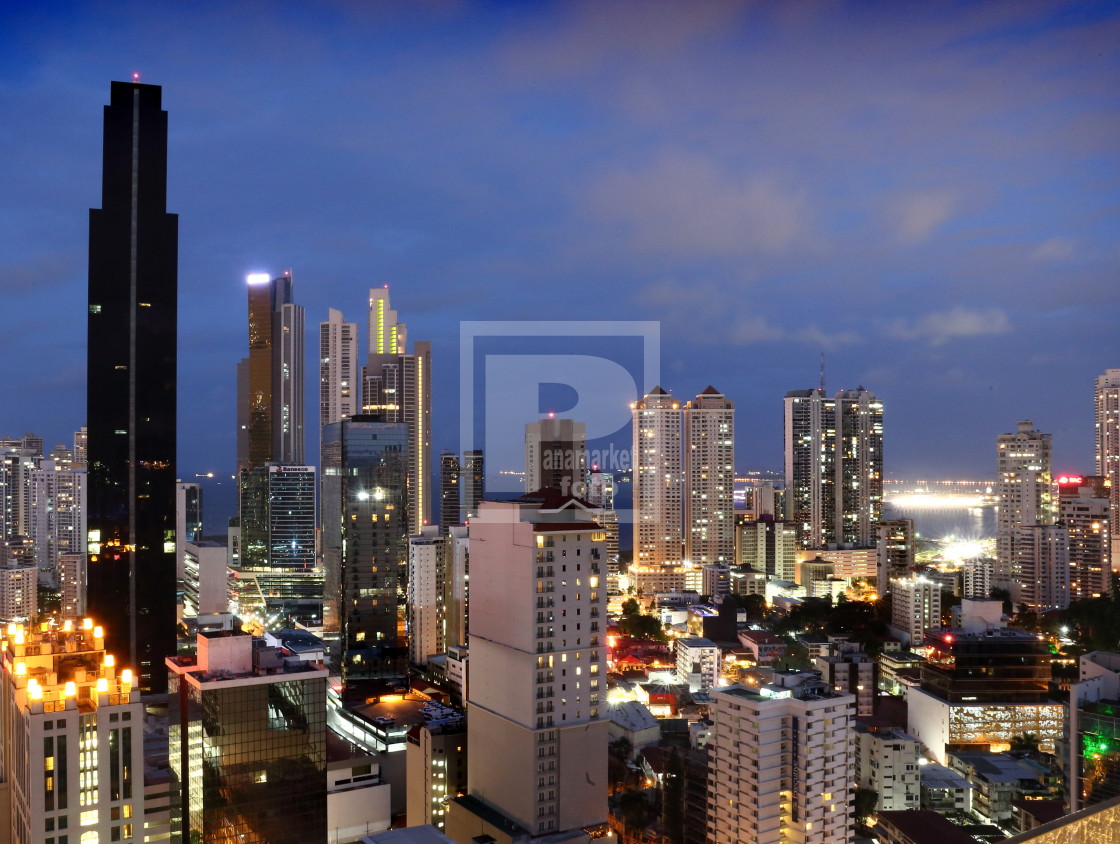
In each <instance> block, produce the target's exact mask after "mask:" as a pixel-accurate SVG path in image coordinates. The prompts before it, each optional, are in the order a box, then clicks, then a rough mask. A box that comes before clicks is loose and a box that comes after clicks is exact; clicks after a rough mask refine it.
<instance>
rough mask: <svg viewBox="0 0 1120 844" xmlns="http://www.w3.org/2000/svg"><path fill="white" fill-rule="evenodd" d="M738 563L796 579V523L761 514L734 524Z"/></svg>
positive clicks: (780, 578)
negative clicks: (755, 519) (756, 518)
mask: <svg viewBox="0 0 1120 844" xmlns="http://www.w3.org/2000/svg"><path fill="white" fill-rule="evenodd" d="M735 534H736V543H737V551H736V554H735V559H736V563H737V565H740V566H746V567H748V568H753V569H755V570H756V571H760V572H763V573H765V574H766V575H767V576H768V577H771V578H774V579H775V580H786V581H790V582H792V581H795V580H796V579H797V550H798V535H797V525H796V524H794V523H793V522H779V521H775V519H774V517H773V516H771V515H763V516H762V517H761V518H760V519H759V520H758V521H757V522H748V521H741V522H739V523H738V524H736V526H735Z"/></svg>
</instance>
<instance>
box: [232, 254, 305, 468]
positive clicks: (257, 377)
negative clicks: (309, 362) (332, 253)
mask: <svg viewBox="0 0 1120 844" xmlns="http://www.w3.org/2000/svg"><path fill="white" fill-rule="evenodd" d="M246 283H247V287H248V292H249V357H247V358H245V359H243V360H242V361H241V363H240V364H239V365H238V368H237V407H238V440H237V445H238V450H237V467H238V468H239V469H247V468H250V467H255V466H264V465H265V464H266V463H303V440H304V429H303V425H304V418H303V410H304V408H303V405H304V389H303V359H304V355H303V342H304V340H303V330H304V325H303V307H302V306H300V305H297V304H295V303H294V302H293V301H292V274H291V271H290V270H285V271H284V274H283V275H282V276H278V277H276V278H270V277H269V274H268V273H250V274H249V276H248V277H247V278H246Z"/></svg>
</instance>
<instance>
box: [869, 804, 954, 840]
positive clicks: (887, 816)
mask: <svg viewBox="0 0 1120 844" xmlns="http://www.w3.org/2000/svg"><path fill="white" fill-rule="evenodd" d="M875 816H876V818H877V819H878V821H879V823H880V824H882V825H883V826H887V827H893V828H894V829H897V830H898V831H899V832H900V833H902V835H904V836H905V839H904V840H907V841H910V842H913V844H976V839H975V838H973V837H972V836H971V835H969V834H968V833H967V832H965V831H964V830H963V829H961V828H960V827H959V826H957V825H956V824H954V823H952V822H951V821H949V820H948V819H946V818H944V817H942V816H941V815H939V814H938V813H937V812H933V811H930V810H928V809H918V810H913V809H911V810H909V811H902V812H897V811H895V812H892V811H885V812H877V813H876V815H875Z"/></svg>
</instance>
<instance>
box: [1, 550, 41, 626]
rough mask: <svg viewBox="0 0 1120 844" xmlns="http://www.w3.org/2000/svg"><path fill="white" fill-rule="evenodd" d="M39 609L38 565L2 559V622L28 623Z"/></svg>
mask: <svg viewBox="0 0 1120 844" xmlns="http://www.w3.org/2000/svg"><path fill="white" fill-rule="evenodd" d="M38 610H39V569H38V567H37V566H31V565H26V564H24V563H17V562H16V561H15V560H0V622H3V623H5V624H7V623H10V622H13V621H15V622H24V623H28V622H30V621H31V620H32V619H34V618H35V616H36V614H37V613H38Z"/></svg>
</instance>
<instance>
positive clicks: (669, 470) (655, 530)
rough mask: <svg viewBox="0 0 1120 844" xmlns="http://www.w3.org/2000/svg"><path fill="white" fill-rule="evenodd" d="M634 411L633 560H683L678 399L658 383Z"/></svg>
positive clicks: (651, 562) (648, 562) (644, 562)
mask: <svg viewBox="0 0 1120 844" xmlns="http://www.w3.org/2000/svg"><path fill="white" fill-rule="evenodd" d="M632 411H633V419H634V423H633V425H634V455H633V462H634V562H635V563H636V564H638V565H642V566H645V565H659V564H661V563H671V562H679V561H680V559H681V554H682V552H683V550H684V549H683V547H682V535H681V523H682V522H681V520H682V517H683V510H682V503H683V502H682V493H683V486H684V485H683V483H682V465H681V406H680V402H678V401H677V400H676V399H674V398H673V397H672V396H671V395H669V394H668V393H667V392H665V391H664V390H663V389H661V388H660V387H654V388H653V390H651V391H650V392H649V394H648V395H646V396H645V398H643V399H642V400H641V401H639V402H636V403H635V404H634V406H633V408H632Z"/></svg>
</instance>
